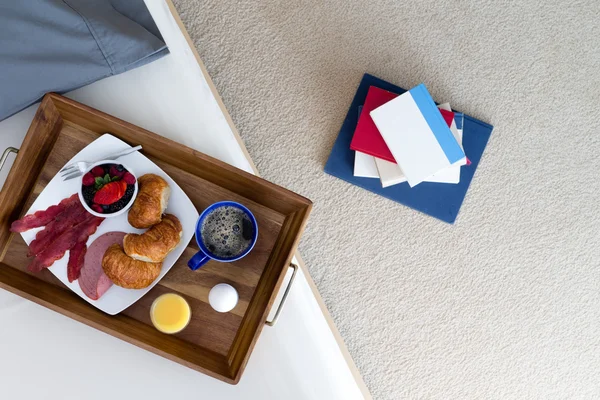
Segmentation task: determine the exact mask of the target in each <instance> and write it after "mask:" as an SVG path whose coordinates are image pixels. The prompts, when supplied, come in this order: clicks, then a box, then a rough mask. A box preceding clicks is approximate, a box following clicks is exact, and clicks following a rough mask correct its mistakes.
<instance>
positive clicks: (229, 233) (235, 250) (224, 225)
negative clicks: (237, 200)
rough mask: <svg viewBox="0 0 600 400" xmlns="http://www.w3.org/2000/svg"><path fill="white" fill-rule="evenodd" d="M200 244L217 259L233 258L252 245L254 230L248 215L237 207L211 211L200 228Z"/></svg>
mask: <svg viewBox="0 0 600 400" xmlns="http://www.w3.org/2000/svg"><path fill="white" fill-rule="evenodd" d="M200 234H201V236H202V242H203V243H204V245H205V246H206V247H207V248H208V250H209V251H210V252H211V253H212V254H213V255H214V256H216V257H217V258H235V257H238V256H239V255H241V254H242V253H244V251H246V250H247V249H248V247H250V245H251V244H252V238H253V237H254V228H253V226H252V221H250V218H249V217H248V215H247V214H246V213H245V212H244V211H242V210H240V209H239V208H237V207H233V206H222V207H219V208H215V209H214V210H213V211H211V212H210V213H209V214H208V215H207V216H206V217H205V218H204V221H202V226H201V227H200Z"/></svg>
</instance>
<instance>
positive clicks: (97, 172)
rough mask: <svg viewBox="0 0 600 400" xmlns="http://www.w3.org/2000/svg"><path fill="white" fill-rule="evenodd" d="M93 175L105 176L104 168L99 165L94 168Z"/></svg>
mask: <svg viewBox="0 0 600 400" xmlns="http://www.w3.org/2000/svg"><path fill="white" fill-rule="evenodd" d="M91 172H92V175H94V176H103V175H104V168H102V167H101V166H99V165H96V166H95V167H94V168H92V171H91Z"/></svg>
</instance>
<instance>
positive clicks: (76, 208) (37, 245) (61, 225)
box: [27, 202, 89, 257]
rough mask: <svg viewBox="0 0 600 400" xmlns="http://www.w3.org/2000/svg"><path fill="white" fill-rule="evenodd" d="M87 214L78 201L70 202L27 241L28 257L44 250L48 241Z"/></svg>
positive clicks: (51, 240) (77, 222) (83, 218)
mask: <svg viewBox="0 0 600 400" xmlns="http://www.w3.org/2000/svg"><path fill="white" fill-rule="evenodd" d="M88 216H89V214H88V212H87V211H85V208H83V206H82V205H81V203H80V202H76V203H73V204H70V205H69V206H67V208H65V210H64V211H63V212H62V214H60V215H59V216H58V217H56V219H55V220H54V221H52V222H50V223H49V224H48V225H46V228H45V229H44V230H41V231H39V232H38V233H37V234H36V236H35V240H33V241H32V242H31V243H29V253H28V254H27V255H28V256H29V257H31V256H35V255H38V254H40V253H41V252H42V251H44V250H46V249H47V248H48V246H49V245H50V243H52V242H53V241H54V239H56V237H57V236H59V235H61V234H62V233H63V232H64V231H66V230H67V229H69V228H71V227H73V226H75V225H77V224H79V223H80V222H83V220H85V218H87V217H88Z"/></svg>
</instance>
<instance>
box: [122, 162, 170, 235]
mask: <svg viewBox="0 0 600 400" xmlns="http://www.w3.org/2000/svg"><path fill="white" fill-rule="evenodd" d="M138 187H139V190H138V194H137V197H136V198H135V201H134V202H133V205H132V206H131V209H130V210H129V214H128V215H127V220H128V221H129V223H130V224H131V226H133V227H134V228H138V229H145V228H150V227H151V226H152V225H156V224H158V223H159V222H160V221H161V219H162V214H163V212H165V209H166V208H167V203H168V202H169V196H170V195H171V188H169V184H168V183H167V181H165V180H164V179H163V178H161V177H160V176H158V175H154V174H145V175H142V176H140V177H139V178H138Z"/></svg>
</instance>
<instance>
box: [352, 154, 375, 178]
mask: <svg viewBox="0 0 600 400" xmlns="http://www.w3.org/2000/svg"><path fill="white" fill-rule="evenodd" d="M354 176H360V177H362V178H379V173H378V172H377V166H376V165H375V157H373V156H370V155H368V154H365V153H362V152H360V151H355V152H354Z"/></svg>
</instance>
